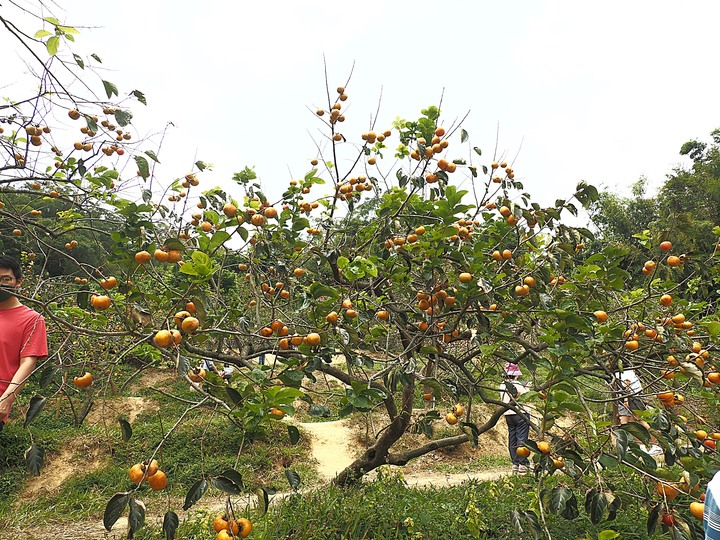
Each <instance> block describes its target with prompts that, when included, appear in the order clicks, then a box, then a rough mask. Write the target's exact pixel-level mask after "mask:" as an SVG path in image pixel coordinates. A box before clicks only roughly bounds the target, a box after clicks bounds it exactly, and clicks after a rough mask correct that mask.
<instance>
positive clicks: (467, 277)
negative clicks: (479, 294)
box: [458, 272, 473, 283]
mask: <svg viewBox="0 0 720 540" xmlns="http://www.w3.org/2000/svg"><path fill="white" fill-rule="evenodd" d="M472 278H473V277H472V274H470V273H469V272H462V273H461V274H460V275H459V276H458V279H459V280H460V283H470V282H471V281H472Z"/></svg>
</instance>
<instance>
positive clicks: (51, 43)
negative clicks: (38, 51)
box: [45, 36, 60, 56]
mask: <svg viewBox="0 0 720 540" xmlns="http://www.w3.org/2000/svg"><path fill="white" fill-rule="evenodd" d="M59 47H60V38H59V37H58V36H53V37H51V38H50V39H48V40H47V42H46V43H45V48H46V49H47V52H48V54H49V55H50V56H55V55H56V54H57V52H58V48H59Z"/></svg>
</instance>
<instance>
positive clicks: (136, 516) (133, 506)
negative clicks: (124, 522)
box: [128, 498, 145, 538]
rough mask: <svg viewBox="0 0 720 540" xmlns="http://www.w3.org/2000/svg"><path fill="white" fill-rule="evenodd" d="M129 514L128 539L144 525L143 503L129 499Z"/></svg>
mask: <svg viewBox="0 0 720 540" xmlns="http://www.w3.org/2000/svg"><path fill="white" fill-rule="evenodd" d="M128 502H129V503H130V513H129V515H128V538H132V537H133V536H134V535H135V533H136V532H138V531H139V530H140V529H141V528H142V526H143V525H144V524H145V503H143V502H142V501H136V500H135V499H134V498H131V499H130V500H129V501H128Z"/></svg>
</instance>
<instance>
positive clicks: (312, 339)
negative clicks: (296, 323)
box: [303, 332, 321, 347]
mask: <svg viewBox="0 0 720 540" xmlns="http://www.w3.org/2000/svg"><path fill="white" fill-rule="evenodd" d="M303 341H304V342H305V344H306V345H309V346H310V347H317V346H318V345H320V341H321V338H320V334H318V333H317V332H311V333H309V334H308V335H307V336H305V338H304V339H303Z"/></svg>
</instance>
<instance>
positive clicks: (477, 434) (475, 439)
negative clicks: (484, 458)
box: [460, 422, 480, 448]
mask: <svg viewBox="0 0 720 540" xmlns="http://www.w3.org/2000/svg"><path fill="white" fill-rule="evenodd" d="M460 425H461V426H462V427H467V428H470V431H471V433H472V447H473V448H477V446H478V438H479V437H480V430H479V429H478V427H477V426H476V425H475V424H473V423H472V422H460Z"/></svg>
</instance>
